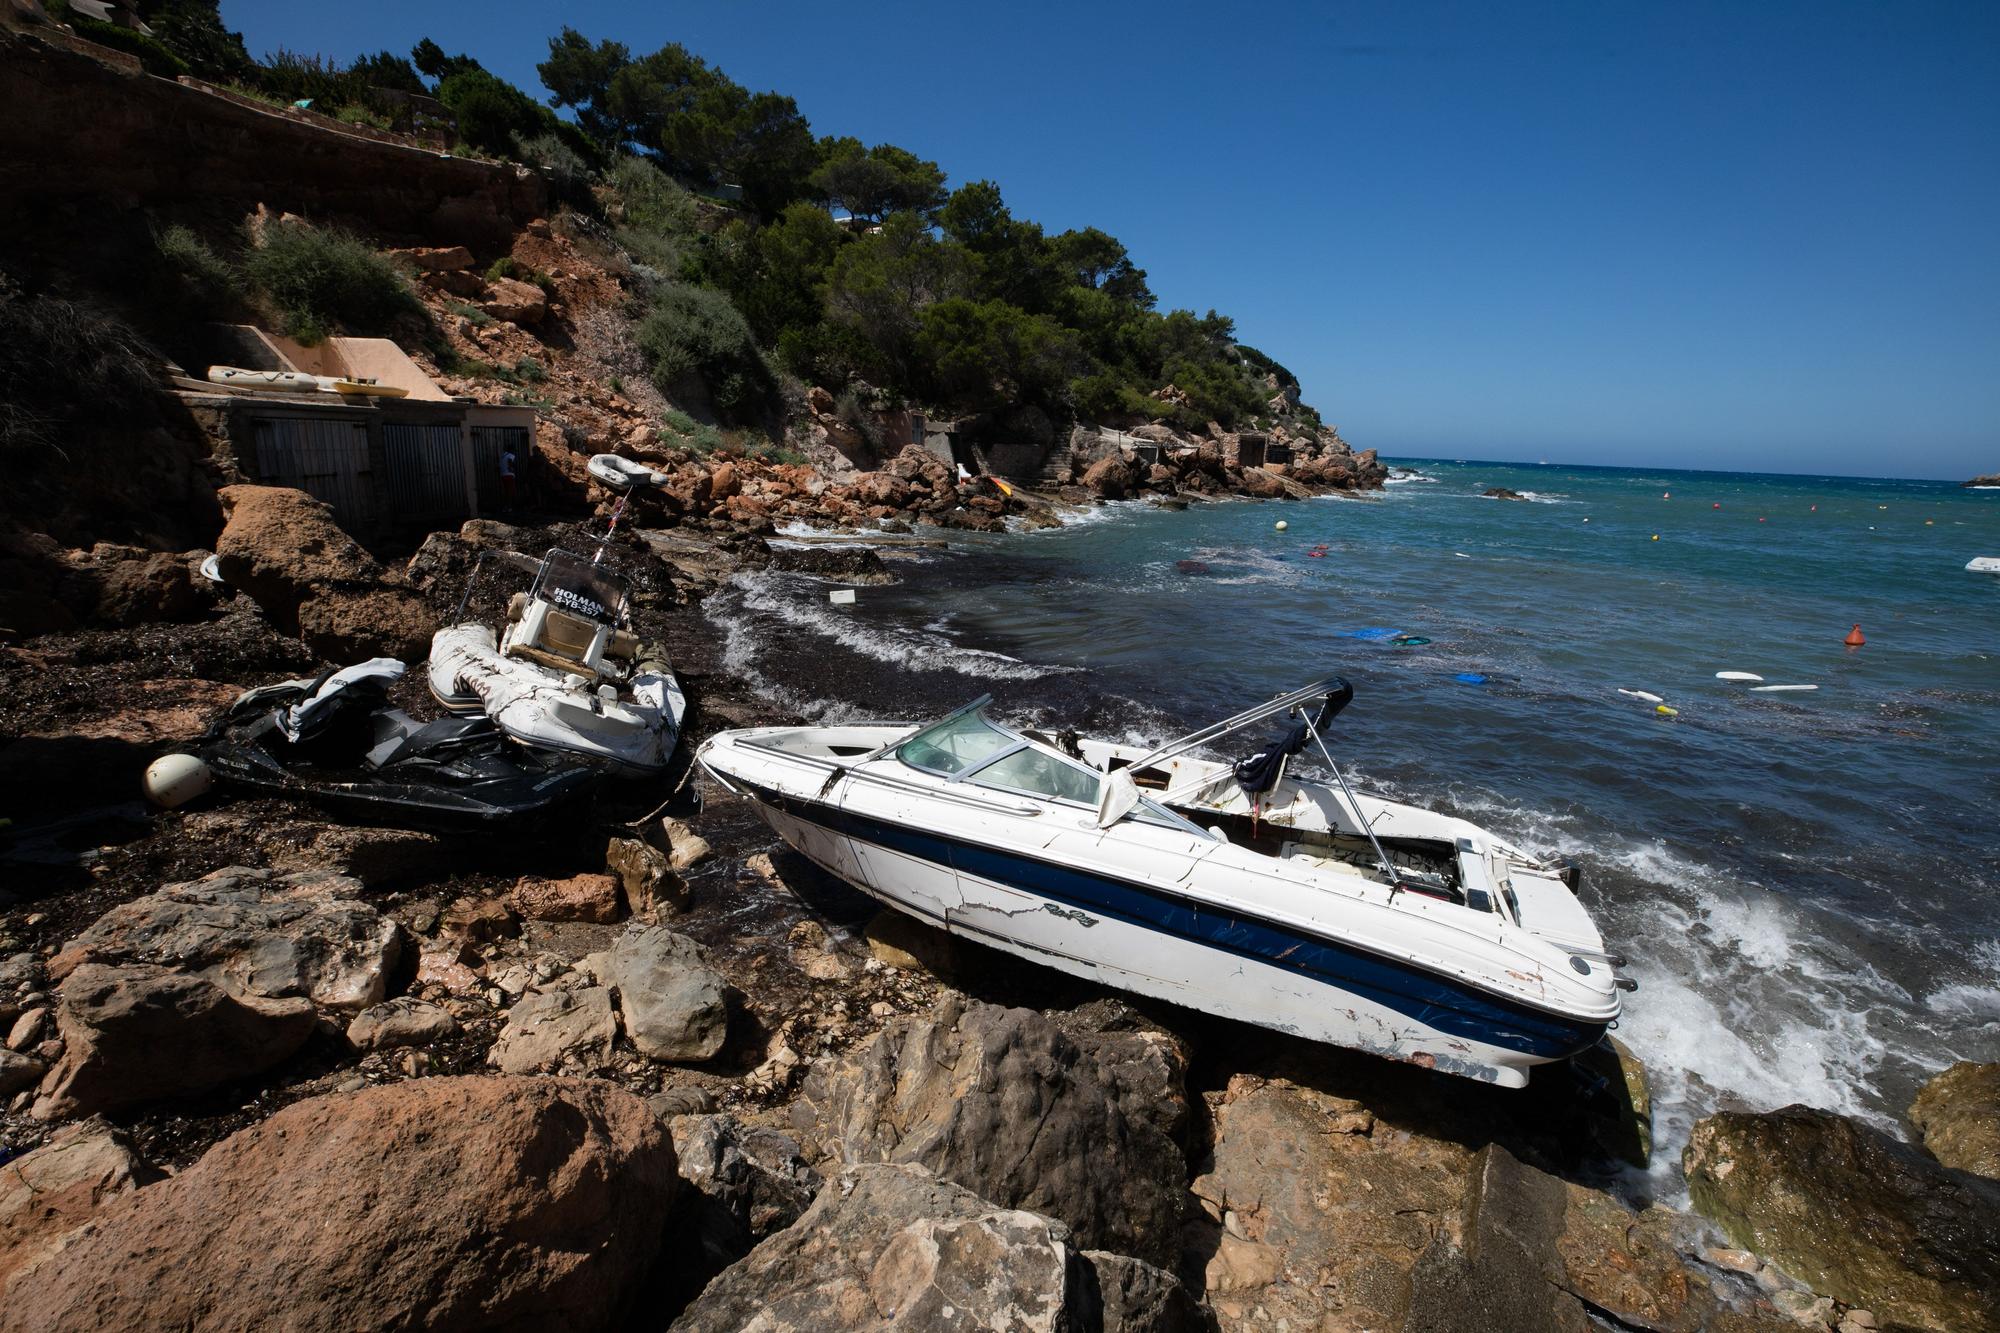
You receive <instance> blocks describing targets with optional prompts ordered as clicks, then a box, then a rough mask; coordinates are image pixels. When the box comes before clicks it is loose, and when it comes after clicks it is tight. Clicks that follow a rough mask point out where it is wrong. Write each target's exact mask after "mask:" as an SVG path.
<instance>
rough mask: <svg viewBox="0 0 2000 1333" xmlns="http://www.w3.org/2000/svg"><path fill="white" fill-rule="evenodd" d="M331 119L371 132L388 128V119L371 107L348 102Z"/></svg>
mask: <svg viewBox="0 0 2000 1333" xmlns="http://www.w3.org/2000/svg"><path fill="white" fill-rule="evenodd" d="M333 118H334V119H335V120H337V121H339V122H340V123H341V124H343V125H360V126H363V127H365V128H367V129H371V130H386V129H388V128H389V118H388V117H387V116H385V115H383V114H382V113H381V112H379V111H377V110H375V109H374V108H373V107H371V106H367V105H365V104H363V103H361V102H349V103H348V104H347V105H346V106H344V107H341V108H340V109H339V110H338V111H336V112H334V113H333Z"/></svg>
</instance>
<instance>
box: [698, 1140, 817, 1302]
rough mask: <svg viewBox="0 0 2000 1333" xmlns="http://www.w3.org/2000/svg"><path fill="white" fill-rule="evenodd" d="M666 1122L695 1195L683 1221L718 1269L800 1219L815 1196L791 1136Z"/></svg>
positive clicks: (811, 1176)
mask: <svg viewBox="0 0 2000 1333" xmlns="http://www.w3.org/2000/svg"><path fill="white" fill-rule="evenodd" d="M670 1124H671V1126H672V1132H673V1136H674V1157H675V1159H676V1160H678V1161H679V1163H680V1169H681V1179H683V1180H685V1181H686V1182H687V1183H688V1184H689V1185H691V1186H693V1187H694V1194H695V1195H696V1196H697V1199H696V1200H691V1201H690V1202H691V1203H693V1204H694V1206H692V1207H690V1208H688V1209H686V1210H685V1216H686V1218H687V1220H688V1222H689V1223H690V1224H691V1228H690V1229H691V1231H692V1233H693V1237H694V1240H695V1243H696V1244H697V1245H698V1246H699V1247H700V1248H701V1250H702V1252H703V1254H704V1255H705V1257H706V1258H707V1259H708V1261H709V1264H710V1267H711V1268H712V1269H713V1270H715V1271H720V1270H721V1269H723V1268H725V1267H727V1266H728V1265H730V1264H732V1263H735V1262H736V1261H737V1260H738V1259H740V1258H742V1257H743V1256H744V1255H745V1254H748V1253H749V1252H750V1248H751V1247H752V1246H753V1245H755V1244H756V1243H757V1242H758V1241H761V1240H763V1239H764V1238H765V1237H766V1236H769V1235H771V1234H772V1233H774V1232H778V1231H783V1230H784V1229H785V1228H786V1227H788V1226H790V1225H791V1224H792V1223H794V1222H796V1221H798V1220H799V1217H800V1216H801V1215H802V1214H803V1213H804V1212H805V1210H806V1209H807V1208H809V1207H810V1206H811V1205H812V1201H813V1196H814V1195H815V1194H816V1193H818V1192H819V1185H820V1177H819V1172H817V1171H815V1170H813V1169H812V1167H811V1166H809V1165H807V1163H806V1161H805V1159H804V1158H803V1157H802V1156H801V1155H800V1150H799V1144H798V1141H797V1140H796V1139H794V1138H792V1137H791V1136H790V1135H789V1134H785V1133H783V1132H782V1131H779V1130H776V1129H771V1128H769V1127H767V1126H752V1125H744V1124H741V1123H739V1122H738V1121H736V1120H735V1119H734V1118H732V1117H730V1116H726V1115H713V1114H703V1115H678V1116H675V1117H674V1118H673V1119H672V1121H671V1122H670Z"/></svg>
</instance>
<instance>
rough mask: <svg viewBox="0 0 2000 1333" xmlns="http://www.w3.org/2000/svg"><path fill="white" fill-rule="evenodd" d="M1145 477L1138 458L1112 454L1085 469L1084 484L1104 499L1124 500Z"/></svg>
mask: <svg viewBox="0 0 2000 1333" xmlns="http://www.w3.org/2000/svg"><path fill="white" fill-rule="evenodd" d="M1144 476H1145V468H1144V467H1143V465H1141V464H1140V462H1139V461H1138V460H1137V459H1136V458H1131V457H1127V456H1126V455H1124V454H1111V455H1109V456H1107V457H1104V458H1100V459H1098V460H1097V461H1096V462H1095V463H1092V464H1091V465H1090V466H1089V467H1088V468H1085V469H1084V473H1083V484H1084V485H1085V486H1088V487H1089V488H1090V489H1091V490H1093V491H1096V492H1097V494H1098V496H1099V497H1100V498H1102V499H1105V500H1122V499H1124V498H1125V497H1126V496H1127V495H1130V494H1131V493H1132V491H1133V489H1134V488H1135V487H1137V486H1138V484H1139V482H1140V479H1141V478H1143V477H1144Z"/></svg>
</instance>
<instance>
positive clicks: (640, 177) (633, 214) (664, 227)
mask: <svg viewBox="0 0 2000 1333" xmlns="http://www.w3.org/2000/svg"><path fill="white" fill-rule="evenodd" d="M611 188H612V189H613V190H614V191H615V192H616V193H617V195H618V199H619V202H621V203H622V204H623V205H624V206H625V225H626V226H628V227H636V228H640V229H642V230H645V231H653V232H662V233H665V234H668V235H681V234H685V233H688V232H692V231H693V230H694V229H695V224H696V222H697V220H698V218H699V216H700V214H699V213H698V211H697V210H696V208H695V202H694V196H693V195H692V194H689V193H688V192H687V190H686V189H685V188H683V187H682V186H681V184H680V183H679V182H678V181H676V180H674V179H673V177H671V176H669V175H667V173H665V172H664V171H661V170H660V169H659V168H658V167H656V166H654V165H653V164H652V163H651V162H648V161H647V160H646V159H645V158H643V157H621V158H619V159H618V163H617V165H616V166H614V167H612V168H611Z"/></svg>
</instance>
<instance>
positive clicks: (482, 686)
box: [427, 454, 687, 777]
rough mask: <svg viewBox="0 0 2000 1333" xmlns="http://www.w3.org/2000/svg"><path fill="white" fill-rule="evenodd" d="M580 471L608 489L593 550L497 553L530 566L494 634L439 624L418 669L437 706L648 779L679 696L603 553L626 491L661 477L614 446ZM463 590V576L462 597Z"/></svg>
mask: <svg viewBox="0 0 2000 1333" xmlns="http://www.w3.org/2000/svg"><path fill="white" fill-rule="evenodd" d="M590 472H591V475H592V476H593V477H595V478H597V479H598V480H599V481H601V482H603V483H604V484H605V485H606V486H608V487H610V488H612V489H613V490H615V491H616V492H617V494H618V504H617V507H616V508H615V509H613V511H612V514H611V519H610V522H609V524H608V525H607V527H606V529H605V532H604V535H603V536H602V537H601V538H600V539H599V540H598V548H597V552H596V554H595V555H594V556H593V557H592V558H590V559H588V560H586V559H584V558H583V557H582V556H579V555H576V554H573V553H572V552H569V551H565V550H563V549H561V548H560V547H556V548H552V549H550V550H549V551H548V552H547V553H546V554H544V555H543V557H542V558H541V560H540V561H539V562H536V561H535V560H534V559H533V558H532V557H526V556H517V555H514V554H512V553H501V558H502V559H503V560H504V561H506V562H507V563H512V564H516V565H518V566H521V567H524V568H526V569H530V570H532V571H533V572H534V575H535V578H534V582H533V584H532V585H531V586H530V587H529V589H528V591H527V592H526V593H522V594H516V595H515V597H514V598H513V600H512V602H511V604H510V606H509V610H508V620H507V623H506V625H505V626H503V627H502V628H501V630H500V632H499V633H498V634H496V633H495V632H494V630H493V629H492V628H490V627H489V626H486V625H482V624H480V623H478V622H477V621H466V620H462V619H461V620H459V621H458V623H455V624H451V625H447V626H445V627H444V628H443V629H440V630H439V631H438V632H437V633H436V634H435V635H434V636H433V637H432V639H431V655H430V666H429V669H428V672H427V676H428V681H429V684H430V689H431V694H432V695H433V696H434V697H435V698H436V699H437V700H438V702H439V703H440V704H442V705H443V706H444V707H445V708H447V709H449V710H450V711H452V712H454V713H458V714H461V715H466V716H475V715H478V714H481V713H483V714H485V715H486V716H487V717H490V718H492V719H493V721H494V723H495V724H496V725H497V726H499V728H500V729H501V730H502V731H504V732H506V733H507V734H508V735H509V736H511V737H513V738H514V739H515V740H517V741H519V742H520V743H521V744H523V745H528V746H532V747H534V748H536V749H542V750H551V751H556V752H559V753H563V754H569V755H574V756H578V757H581V758H585V759H592V760H596V761H598V762H601V763H603V764H604V765H605V766H606V767H608V768H609V769H611V770H612V771H614V772H619V773H624V774H628V775H632V776H641V777H643V776H649V775H652V774H657V773H660V772H662V771H663V770H665V769H666V768H667V766H668V762H669V760H670V759H671V758H672V756H673V752H674V749H675V747H676V746H677V745H678V744H679V740H680V726H681V720H682V718H683V717H684V715H685V714H686V712H687V698H686V696H685V695H684V694H683V693H682V691H681V687H680V683H679V682H678V681H677V680H675V679H674V675H673V672H672V670H671V669H670V668H669V667H668V665H667V662H666V660H665V657H664V655H663V654H661V653H659V652H657V651H653V650H649V649H648V648H647V646H646V645H644V644H642V643H640V642H639V640H638V639H637V638H635V637H634V636H633V635H632V633H631V632H630V631H629V630H628V629H627V628H626V625H627V620H628V615H629V609H628V603H629V601H630V589H629V587H628V585H627V583H626V581H625V580H624V579H623V578H621V577H619V576H618V575H617V574H614V573H612V572H611V571H610V570H609V569H607V568H605V567H604V565H603V559H604V551H605V548H606V546H607V545H608V543H609V542H610V540H611V534H612V533H613V532H614V531H616V529H617V526H618V521H619V519H620V518H622V517H623V516H624V513H625V508H626V505H627V504H628V503H629V501H630V499H631V493H632V491H633V489H634V488H635V487H639V486H652V485H658V484H659V483H661V482H662V481H664V480H665V478H664V477H663V476H662V475H661V474H659V473H657V472H654V471H653V470H652V469H650V468H647V467H644V466H642V465H640V464H637V463H633V462H631V461H629V460H627V459H622V458H619V457H617V456H616V455H615V454H600V455H598V456H596V457H594V458H592V459H591V460H590ZM482 563H483V557H482ZM479 570H480V566H478V565H475V567H474V569H473V575H472V579H473V580H477V578H478V577H479ZM471 590H472V582H471V581H468V583H467V586H466V597H467V599H469V598H470V596H471ZM463 609H464V601H461V603H460V614H461V616H462V615H463Z"/></svg>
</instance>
